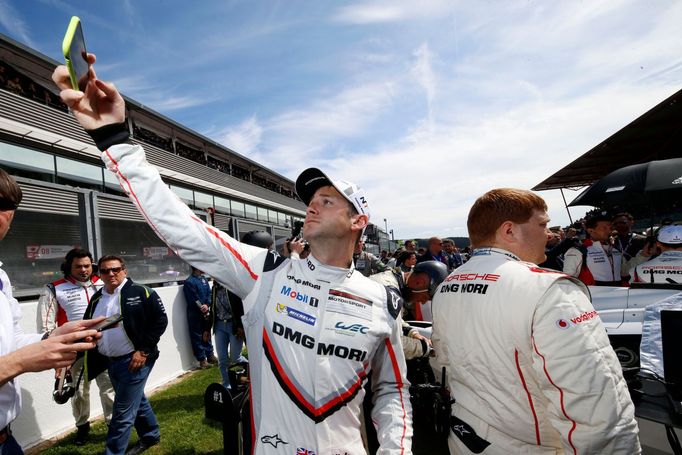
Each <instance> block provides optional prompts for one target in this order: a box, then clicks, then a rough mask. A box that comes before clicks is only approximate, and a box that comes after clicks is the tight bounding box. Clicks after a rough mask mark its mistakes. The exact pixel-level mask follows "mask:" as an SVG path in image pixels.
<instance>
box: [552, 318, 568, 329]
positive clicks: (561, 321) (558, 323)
mask: <svg viewBox="0 0 682 455" xmlns="http://www.w3.org/2000/svg"><path fill="white" fill-rule="evenodd" d="M555 324H556V326H557V327H559V328H560V329H561V330H566V329H567V328H569V327H570V326H571V323H570V322H568V321H567V320H566V319H558V320H557V321H556V323H555Z"/></svg>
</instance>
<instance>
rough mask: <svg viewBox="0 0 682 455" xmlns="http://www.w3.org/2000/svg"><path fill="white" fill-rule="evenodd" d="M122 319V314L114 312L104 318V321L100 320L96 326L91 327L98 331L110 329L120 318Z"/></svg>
mask: <svg viewBox="0 0 682 455" xmlns="http://www.w3.org/2000/svg"><path fill="white" fill-rule="evenodd" d="M122 319H123V316H121V315H120V314H118V313H117V314H114V315H112V316H109V317H108V318H106V319H105V320H104V321H102V322H100V323H99V324H97V325H96V326H94V327H92V328H93V329H94V330H97V331H98V332H102V331H104V330H107V329H111V328H113V327H115V326H116V324H118V323H119V322H121V320H122Z"/></svg>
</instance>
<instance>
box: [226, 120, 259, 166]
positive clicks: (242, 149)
mask: <svg viewBox="0 0 682 455" xmlns="http://www.w3.org/2000/svg"><path fill="white" fill-rule="evenodd" d="M262 134H263V128H262V127H261V126H260V124H259V123H258V119H257V118H256V116H255V115H254V116H251V117H249V118H248V119H246V120H244V121H243V122H242V123H241V124H239V125H236V126H234V127H229V128H227V129H226V130H225V131H223V132H221V133H218V134H217V137H218V141H219V142H220V143H222V144H224V145H225V146H226V147H229V148H230V149H232V150H238V151H239V153H240V154H241V155H244V156H252V155H253V154H254V153H256V151H257V147H258V146H259V145H260V142H261V136H262Z"/></svg>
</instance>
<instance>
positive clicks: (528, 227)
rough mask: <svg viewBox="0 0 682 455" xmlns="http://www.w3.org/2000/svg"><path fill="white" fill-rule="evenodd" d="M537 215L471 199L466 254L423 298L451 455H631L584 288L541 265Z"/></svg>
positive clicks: (632, 431) (493, 194)
mask: <svg viewBox="0 0 682 455" xmlns="http://www.w3.org/2000/svg"><path fill="white" fill-rule="evenodd" d="M548 221H549V217H548V216H547V205H546V203H545V201H544V200H543V199H542V198H541V197H539V196H537V195H536V194H534V193H532V192H530V191H525V190H517V189H511V188H502V189H495V190H491V191H489V192H487V193H486V194H484V195H483V196H481V197H479V198H478V199H477V200H476V202H475V203H474V205H473V207H472V208H471V210H470V212H469V217H468V221H467V226H468V230H469V237H470V239H471V242H472V244H473V246H474V247H475V249H474V252H473V256H472V257H471V259H470V260H469V261H467V263H466V264H464V265H463V266H461V267H460V268H458V269H457V270H456V271H455V272H454V273H452V274H451V275H450V276H448V277H447V278H446V279H445V280H444V281H443V283H442V284H441V285H440V288H439V289H438V292H436V294H435V296H434V299H433V336H432V341H433V346H434V349H435V351H436V362H437V364H438V366H439V367H443V366H444V367H446V368H447V373H448V386H449V389H450V394H451V397H452V399H453V401H454V404H453V406H452V416H451V421H450V428H451V431H450V432H449V438H448V445H449V447H450V453H451V454H471V453H485V454H489V455H498V454H499V455H502V454H505V455H506V454H509V453H524V454H546V453H564V454H583V453H590V454H611V455H614V454H621V455H635V454H638V453H641V448H640V444H639V439H638V436H637V435H638V428H637V422H636V420H635V408H634V405H633V404H632V400H631V399H630V394H629V391H628V388H627V385H626V383H625V380H624V379H623V372H622V369H621V366H620V363H619V361H618V358H617V357H616V354H615V352H614V351H613V348H612V347H611V345H610V343H609V339H608V337H607V335H606V330H605V329H604V326H603V325H602V323H601V321H600V319H599V316H598V314H597V312H596V311H595V310H594V307H593V306H592V304H591V303H590V298H589V292H588V290H587V288H586V287H585V285H583V284H582V283H581V282H579V281H578V280H576V279H574V278H572V277H569V276H567V275H566V274H564V273H561V272H558V271H553V270H549V269H543V268H540V267H538V266H537V265H536V264H538V263H541V262H542V261H544V259H545V244H546V242H547V238H548V234H549V231H548V229H547V224H548Z"/></svg>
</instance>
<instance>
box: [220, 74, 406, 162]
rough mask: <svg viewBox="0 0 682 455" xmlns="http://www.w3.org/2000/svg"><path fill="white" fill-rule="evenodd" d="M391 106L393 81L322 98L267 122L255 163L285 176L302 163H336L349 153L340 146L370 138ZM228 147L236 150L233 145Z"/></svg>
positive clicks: (349, 89) (359, 87)
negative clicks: (373, 124)
mask: <svg viewBox="0 0 682 455" xmlns="http://www.w3.org/2000/svg"><path fill="white" fill-rule="evenodd" d="M391 102H392V82H390V81H384V82H377V83H372V84H366V85H359V86H353V87H349V88H346V89H345V90H341V91H340V92H339V93H332V94H329V95H326V94H325V95H322V96H320V97H319V98H318V99H317V100H314V101H312V102H311V103H309V104H308V105H304V106H301V107H299V108H295V109H291V110H289V111H285V112H282V113H280V114H278V115H276V116H274V117H273V118H271V119H269V120H267V121H265V122H263V125H264V126H263V132H262V134H263V147H262V148H260V149H259V151H258V152H257V153H255V154H254V155H253V159H255V160H257V161H259V162H261V163H266V164H267V165H268V166H274V167H275V168H276V169H278V170H280V172H283V173H286V172H287V171H290V170H292V169H299V170H300V169H301V166H302V164H301V163H307V162H310V161H317V162H320V161H325V160H328V159H333V158H334V157H335V156H337V155H340V154H343V153H345V151H344V150H343V149H340V148H339V146H338V145H337V144H339V143H342V142H343V141H344V140H345V139H349V138H357V137H359V136H364V135H366V134H369V129H370V127H371V125H372V122H373V121H374V120H375V119H376V117H377V116H379V115H380V113H381V112H383V111H384V110H385V109H387V108H388V107H389V106H390V104H391ZM225 145H227V146H228V147H232V146H231V144H230V143H225ZM235 150H237V151H239V149H236V148H235ZM323 152H324V153H323Z"/></svg>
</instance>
